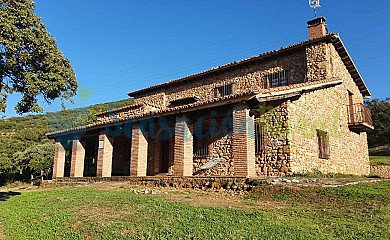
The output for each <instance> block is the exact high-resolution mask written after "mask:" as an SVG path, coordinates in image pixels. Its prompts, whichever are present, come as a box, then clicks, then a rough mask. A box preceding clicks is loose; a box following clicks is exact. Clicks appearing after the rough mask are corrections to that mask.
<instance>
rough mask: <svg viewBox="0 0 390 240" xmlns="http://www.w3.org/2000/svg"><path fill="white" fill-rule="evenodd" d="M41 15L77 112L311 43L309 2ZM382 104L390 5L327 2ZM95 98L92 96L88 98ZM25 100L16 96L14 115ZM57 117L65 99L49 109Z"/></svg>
mask: <svg viewBox="0 0 390 240" xmlns="http://www.w3.org/2000/svg"><path fill="white" fill-rule="evenodd" d="M35 2H36V9H35V12H36V13H37V15H39V16H40V17H41V18H42V21H43V22H44V23H45V25H46V27H47V29H48V31H49V32H50V33H51V34H52V35H53V36H54V37H55V38H57V39H58V40H57V44H58V45H59V48H60V49H61V51H62V52H63V53H64V54H65V57H67V58H69V59H70V60H71V63H72V65H73V68H74V70H75V72H76V76H77V80H78V82H79V85H80V87H81V88H80V90H81V91H82V92H83V93H84V94H81V95H80V96H76V97H75V98H74V100H75V104H71V103H67V107H68V108H76V107H83V106H88V105H92V104H97V103H103V102H109V101H116V100H121V99H125V98H127V95H126V93H127V92H129V91H133V90H136V89H140V88H144V87H147V86H150V85H154V84H157V83H161V82H166V81H168V80H172V79H176V78H180V77H183V76H186V75H189V74H193V73H197V72H199V71H203V70H207V69H209V68H212V67H215V66H218V65H222V64H226V63H229V62H231V61H235V60H240V59H243V58H247V57H251V56H254V55H258V54H260V53H263V52H266V51H269V50H273V49H278V48H280V47H283V46H287V45H290V44H294V43H297V42H301V41H304V40H306V39H307V38H308V33H307V28H306V27H307V26H306V22H307V21H308V20H310V19H312V18H313V11H312V9H311V8H309V6H308V1H307V0H294V1H287V0H281V1H274V0H262V1H259V0H240V1H238V0H235V1H233V0H198V1H189V0H165V1H163V0H159V1H157V0H150V1H146V0H128V1H125V0H111V1H102V0H95V1H92V0H90V1H88V0H84V1H80V0H56V1H43V0H36V1H35ZM321 5H322V7H321V8H320V9H318V15H322V16H325V17H326V18H327V24H328V29H329V31H331V32H337V33H340V36H341V38H342V40H343V42H344V44H345V45H346V47H347V49H348V51H349V53H350V54H351V56H352V59H353V60H354V61H355V64H356V65H357V67H358V69H359V71H360V73H361V75H362V76H363V79H364V80H365V81H366V83H367V85H368V87H369V89H370V91H371V93H372V97H373V98H384V97H390V93H389V90H390V83H389V82H390V71H389V69H390V17H389V16H388V13H389V12H390V3H389V2H388V1H387V0H375V1H373V0H372V1H368V0H345V1H337V0H322V1H321ZM85 93H90V94H85ZM18 98H19V96H18V95H13V96H11V97H10V98H9V100H8V104H9V107H8V108H7V111H6V114H5V115H6V116H7V117H10V116H15V112H14V110H13V107H14V106H15V104H16V102H17V100H18ZM44 107H45V111H58V110H60V109H61V107H60V104H59V102H55V103H54V104H52V105H46V104H45V105H44Z"/></svg>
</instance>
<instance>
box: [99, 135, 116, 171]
mask: <svg viewBox="0 0 390 240" xmlns="http://www.w3.org/2000/svg"><path fill="white" fill-rule="evenodd" d="M112 152H113V138H111V137H107V135H106V134H105V132H104V131H102V132H100V134H99V149H98V159H97V161H98V162H97V171H96V176H97V177H111V172H112Z"/></svg>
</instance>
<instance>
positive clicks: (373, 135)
mask: <svg viewBox="0 0 390 240" xmlns="http://www.w3.org/2000/svg"><path fill="white" fill-rule="evenodd" d="M366 105H367V107H368V108H369V109H370V111H371V114H372V119H373V121H374V127H375V129H374V131H372V132H369V133H368V145H369V147H378V146H384V145H390V98H386V99H373V100H371V101H367V102H366Z"/></svg>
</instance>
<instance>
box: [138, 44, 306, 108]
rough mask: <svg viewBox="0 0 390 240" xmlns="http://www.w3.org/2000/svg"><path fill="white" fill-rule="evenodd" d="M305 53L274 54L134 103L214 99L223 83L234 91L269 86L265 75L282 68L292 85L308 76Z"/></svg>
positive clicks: (147, 96) (162, 105)
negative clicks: (286, 72)
mask: <svg viewBox="0 0 390 240" xmlns="http://www.w3.org/2000/svg"><path fill="white" fill-rule="evenodd" d="M305 68H306V63H305V52H304V50H299V51H295V52H291V53H289V54H287V55H283V56H278V57H277V56H274V57H272V58H270V59H264V60H261V61H258V62H256V63H253V64H251V65H249V64H247V65H243V66H240V67H236V68H234V69H233V70H232V69H229V70H225V71H223V72H221V73H217V74H213V75H212V76H206V77H202V78H197V79H194V80H193V81H188V82H186V83H183V84H181V85H174V86H169V87H167V88H166V89H161V90H158V91H155V92H152V93H148V94H147V95H142V96H140V97H136V98H135V99H134V103H135V104H137V103H140V104H141V103H147V104H150V105H152V106H157V107H161V108H164V107H165V106H167V105H168V104H169V102H171V101H174V100H178V99H182V98H187V97H193V96H197V97H199V98H200V101H204V100H210V99H213V98H214V88H215V87H218V86H221V85H224V84H234V88H233V90H234V93H241V92H245V91H247V90H248V89H252V90H258V89H261V88H264V87H265V86H267V84H265V80H266V75H267V74H269V73H272V72H276V71H279V70H281V69H284V70H288V71H289V73H288V74H289V79H288V80H289V84H293V83H299V82H303V81H304V79H305V75H306V71H305Z"/></svg>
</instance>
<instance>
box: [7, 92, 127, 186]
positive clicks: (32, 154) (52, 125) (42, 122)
mask: <svg viewBox="0 0 390 240" xmlns="http://www.w3.org/2000/svg"><path fill="white" fill-rule="evenodd" d="M132 102H133V101H132V99H125V100H121V101H117V102H110V103H104V104H97V105H93V106H89V107H85V108H78V109H73V110H64V111H60V112H50V113H46V114H37V115H29V116H24V117H12V118H7V119H3V120H0V183H1V181H4V180H7V179H29V178H30V174H34V175H40V174H41V173H43V175H45V176H48V175H49V174H50V172H51V165H52V161H53V154H54V144H53V141H52V140H49V139H47V138H46V136H45V134H46V133H48V132H52V131H56V130H61V129H66V128H70V127H76V126H82V125H86V124H89V123H92V122H94V121H95V120H96V116H95V114H96V113H99V112H102V111H107V110H110V109H113V108H118V107H122V106H126V105H129V104H132Z"/></svg>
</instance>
